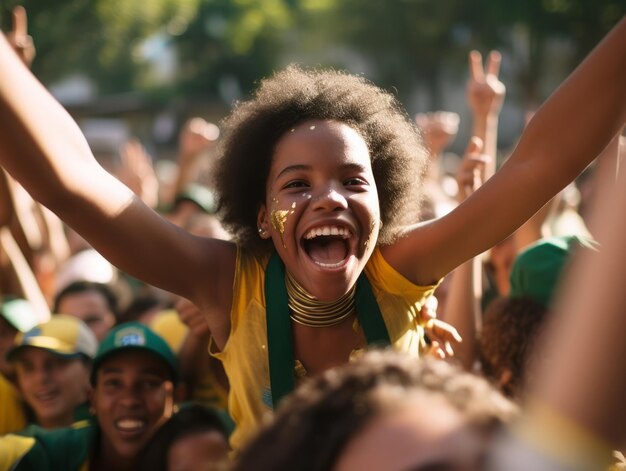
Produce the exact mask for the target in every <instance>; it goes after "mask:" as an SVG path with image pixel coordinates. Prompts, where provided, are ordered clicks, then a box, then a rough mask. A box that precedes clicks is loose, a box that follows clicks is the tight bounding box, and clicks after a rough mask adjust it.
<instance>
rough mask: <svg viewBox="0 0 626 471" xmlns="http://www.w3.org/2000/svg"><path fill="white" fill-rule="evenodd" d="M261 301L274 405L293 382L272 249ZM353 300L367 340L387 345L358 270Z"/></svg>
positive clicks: (280, 273) (279, 265) (281, 280)
mask: <svg viewBox="0 0 626 471" xmlns="http://www.w3.org/2000/svg"><path fill="white" fill-rule="evenodd" d="M265 303H266V316H265V317H266V323H267V350H268V356H269V369H270V371H269V372H270V386H271V389H272V407H273V408H274V409H276V407H277V406H278V403H279V402H280V400H281V399H282V398H283V397H284V396H286V395H287V394H289V393H290V392H291V391H293V389H294V388H295V385H296V380H295V377H294V356H293V335H292V332H291V319H290V318H289V305H288V303H287V288H286V287H285V266H284V265H283V262H282V260H281V259H280V257H279V256H278V254H277V253H276V252H274V253H273V254H272V256H271V257H270V260H269V262H268V264H267V268H266V270H265ZM355 303H356V312H357V317H358V319H359V322H360V323H361V327H362V328H363V332H364V334H365V338H366V339H367V344H368V345H376V346H386V345H389V344H390V343H391V342H390V340H389V333H388V332H387V327H386V326H385V321H384V319H383V316H382V315H381V313H380V309H379V308H378V303H377V302H376V298H375V297H374V293H372V287H371V285H370V282H369V280H368V279H367V277H366V276H365V273H361V275H360V276H359V279H358V281H357V287H356V298H355Z"/></svg>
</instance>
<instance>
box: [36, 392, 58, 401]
mask: <svg viewBox="0 0 626 471" xmlns="http://www.w3.org/2000/svg"><path fill="white" fill-rule="evenodd" d="M56 395H57V394H56V392H54V391H53V392H45V393H40V394H37V395H36V396H35V397H36V398H37V399H38V400H40V401H49V400H51V399H54V398H55V397H56Z"/></svg>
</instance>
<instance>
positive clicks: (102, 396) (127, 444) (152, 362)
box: [91, 350, 174, 469]
mask: <svg viewBox="0 0 626 471" xmlns="http://www.w3.org/2000/svg"><path fill="white" fill-rule="evenodd" d="M173 394H174V393H173V386H172V381H171V374H170V372H169V370H168V368H167V365H166V364H165V362H164V361H163V360H161V359H159V358H158V357H157V356H156V355H154V354H151V353H148V352H145V351H140V350H137V351H132V350H130V351H129V350H126V351H122V352H120V353H118V354H114V355H113V356H111V357H110V358H107V359H105V360H104V361H103V363H102V364H101V365H100V367H99V368H98V373H97V377H96V384H95V387H94V390H93V393H92V396H91V404H92V407H93V409H94V410H95V413H96V416H97V418H98V422H99V424H100V429H101V434H100V436H101V438H100V448H99V455H98V457H97V458H98V459H97V460H96V461H97V462H98V463H99V464H101V465H102V464H103V463H106V464H107V466H110V467H111V469H113V468H114V469H133V466H134V465H135V460H136V459H137V457H138V454H139V452H140V451H141V450H142V448H143V447H144V445H145V444H146V443H147V442H148V441H149V440H150V438H151V437H152V436H153V435H154V433H155V432H156V431H157V430H158V428H159V427H160V426H161V425H162V424H163V423H164V422H165V421H166V420H167V419H168V418H169V417H171V415H172V412H173V400H174V399H173V397H174V395H173ZM105 468H106V467H105V466H102V469H105Z"/></svg>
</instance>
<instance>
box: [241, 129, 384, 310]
mask: <svg viewBox="0 0 626 471" xmlns="http://www.w3.org/2000/svg"><path fill="white" fill-rule="evenodd" d="M242 190H244V191H245V189H242ZM266 194H267V197H266V201H265V204H264V205H263V206H262V207H261V208H260V210H259V218H258V223H259V227H260V229H262V231H263V232H262V236H265V237H271V238H272V240H273V242H274V246H275V247H276V250H277V251H278V254H279V255H280V257H281V259H282V260H283V262H284V263H285V266H286V268H287V270H288V271H289V272H290V273H291V275H292V276H293V277H294V278H295V279H296V280H298V282H300V284H302V285H303V286H304V287H305V288H306V289H307V290H308V291H309V292H310V293H311V294H312V295H314V296H316V297H317V298H318V299H320V300H324V301H330V300H334V299H336V298H338V297H339V296H341V295H343V294H344V293H346V292H347V291H348V289H350V287H351V286H352V285H353V284H354V283H355V282H356V279H357V278H358V276H359V274H360V273H361V271H362V270H363V268H364V267H365V263H366V262H367V260H368V259H369V257H370V255H371V254H372V251H373V250H374V246H375V245H376V240H377V238H378V231H379V229H380V208H379V204H378V192H377V189H376V183H375V182H374V175H373V173H372V166H371V162H370V154H369V150H368V148H367V145H366V143H365V141H364V140H363V138H362V137H361V136H360V135H359V134H358V133H357V132H356V131H355V130H354V129H352V128H351V127H350V126H348V125H346V124H344V123H339V122H334V121H319V120H312V121H306V122H304V123H301V124H299V125H298V126H296V127H295V128H294V129H293V130H290V131H287V132H286V133H285V134H284V135H283V136H282V137H281V138H280V139H279V141H278V143H277V145H276V149H275V152H274V156H273V160H272V165H271V167H270V172H269V175H268V180H267V184H266Z"/></svg>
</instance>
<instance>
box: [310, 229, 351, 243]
mask: <svg viewBox="0 0 626 471" xmlns="http://www.w3.org/2000/svg"><path fill="white" fill-rule="evenodd" d="M329 235H333V236H341V237H342V238H344V239H347V238H349V237H350V231H349V230H348V229H346V228H344V227H337V226H324V227H316V228H313V229H311V230H310V231H309V232H307V233H306V234H304V238H305V239H307V240H310V239H314V238H315V237H319V236H329Z"/></svg>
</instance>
